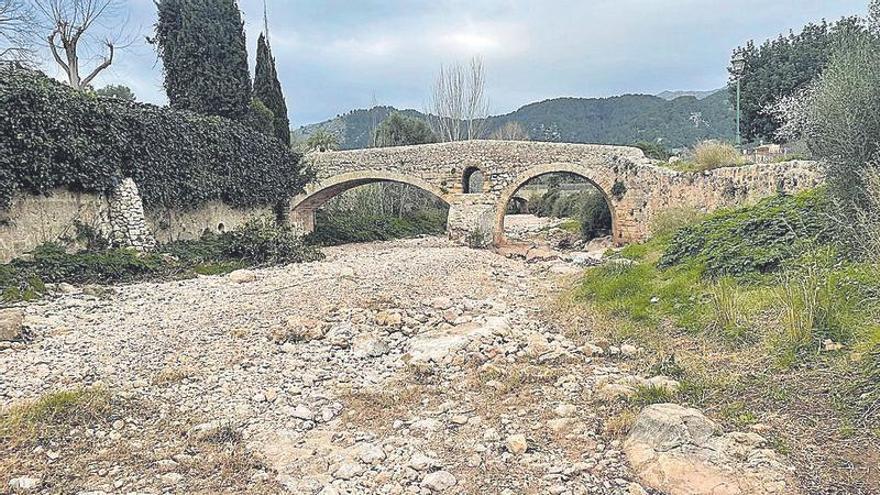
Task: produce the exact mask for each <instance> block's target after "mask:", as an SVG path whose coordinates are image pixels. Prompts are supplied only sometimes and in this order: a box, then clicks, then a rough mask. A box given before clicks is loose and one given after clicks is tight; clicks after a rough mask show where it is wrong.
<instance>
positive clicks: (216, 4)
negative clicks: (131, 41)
mask: <svg viewBox="0 0 880 495" xmlns="http://www.w3.org/2000/svg"><path fill="white" fill-rule="evenodd" d="M156 6H157V7H158V10H159V20H158V22H157V23H156V36H155V38H153V39H152V42H153V43H154V44H155V45H156V46H157V49H158V51H159V56H160V57H161V58H162V62H163V64H164V67H165V91H166V92H167V93H168V100H169V102H170V103H171V106H172V107H174V108H178V109H183V110H192V111H194V112H198V113H202V114H209V115H219V116H222V117H228V118H232V119H237V120H246V119H247V118H248V116H249V109H250V104H251V78H250V71H249V68H248V59H247V43H246V41H245V35H244V22H243V21H242V18H241V11H240V10H239V9H238V3H237V2H236V0H157V1H156Z"/></svg>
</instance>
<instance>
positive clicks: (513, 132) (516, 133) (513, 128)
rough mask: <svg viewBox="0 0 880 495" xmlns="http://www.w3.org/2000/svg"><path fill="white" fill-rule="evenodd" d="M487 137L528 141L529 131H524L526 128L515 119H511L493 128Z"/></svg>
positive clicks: (500, 139)
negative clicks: (493, 130)
mask: <svg viewBox="0 0 880 495" xmlns="http://www.w3.org/2000/svg"><path fill="white" fill-rule="evenodd" d="M489 139H493V140H495V141H528V140H529V133H528V132H526V129H525V128H524V127H523V126H522V124H520V123H519V122H517V121H515V120H511V121H510V122H508V123H506V124H504V125H503V126H501V127H499V128H498V129H495V132H493V133H492V135H491V136H489Z"/></svg>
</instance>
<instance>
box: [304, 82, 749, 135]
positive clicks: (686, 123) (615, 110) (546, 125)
mask: <svg viewBox="0 0 880 495" xmlns="http://www.w3.org/2000/svg"><path fill="white" fill-rule="evenodd" d="M392 111H394V108H392V107H385V106H382V107H375V108H373V109H372V110H353V111H351V112H349V113H347V114H344V115H341V116H339V117H336V118H335V119H332V120H328V121H325V122H321V123H318V124H312V125H307V126H303V127H300V128H299V129H297V130H295V131H294V133H293V135H294V139H295V140H302V139H304V138H305V137H307V136H309V135H310V134H312V133H313V132H315V131H316V130H317V129H320V128H324V129H326V130H328V131H330V132H332V133H333V134H335V135H336V136H337V138H338V139H339V144H340V147H341V148H342V149H354V148H363V147H366V146H368V144H369V139H370V129H372V128H375V126H376V125H378V124H379V123H380V122H382V120H384V119H385V118H386V117H387V116H388V115H389V114H390V113H391V112H392ZM403 113H404V114H406V115H411V116H415V117H419V118H425V115H424V114H423V113H421V112H418V111H415V110H404V111H403ZM511 121H516V122H519V123H520V124H521V125H522V126H523V128H525V129H526V131H527V132H528V134H529V137H530V138H531V139H532V140H535V141H558V142H571V143H601V144H633V143H636V142H639V141H656V140H658V139H660V140H662V143H663V144H664V145H665V146H667V147H670V148H678V147H685V146H690V145H692V144H694V143H695V142H697V141H700V140H703V139H710V138H715V139H718V138H720V139H733V137H734V135H735V134H734V133H735V129H734V122H735V119H734V112H733V109H732V108H731V107H730V104H729V102H728V101H727V95H726V93H724V92H718V93H715V94H713V95H711V96H708V97H706V98H703V99H697V98H695V97H693V96H684V97H680V98H676V99H674V100H665V99H663V98H660V97H657V96H649V95H624V96H615V97H612V98H556V99H553V100H546V101H542V102H538V103H532V104H529V105H526V106H524V107H522V108H520V109H519V110H516V111H515V112H511V113H509V114H506V115H497V116H493V117H489V118H488V119H487V122H486V135H487V136H488V135H489V134H491V132H492V131H494V130H495V129H498V128H500V127H501V126H503V125H504V124H506V123H507V122H511Z"/></svg>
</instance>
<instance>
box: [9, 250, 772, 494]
mask: <svg viewBox="0 0 880 495" xmlns="http://www.w3.org/2000/svg"><path fill="white" fill-rule="evenodd" d="M326 253H327V259H326V260H325V261H322V262H317V263H309V264H302V265H290V266H285V267H278V268H268V269H261V270H254V271H248V272H237V273H234V274H232V275H227V276H216V277H203V278H198V279H193V280H185V281H179V282H167V283H161V284H157V283H143V284H135V285H128V286H121V287H114V288H108V289H107V290H106V291H97V292H96V291H86V292H87V293H83V292H82V291H80V290H76V291H74V292H72V293H70V294H67V295H64V296H61V297H58V298H55V299H53V300H50V301H45V302H41V303H36V304H31V305H29V306H27V307H26V308H25V327H26V334H25V336H26V340H27V342H26V343H24V344H19V345H15V346H11V347H8V348H6V349H5V350H2V351H0V406H2V407H4V408H7V410H9V409H8V408H10V407H11V408H13V409H12V410H13V411H14V410H15V408H16V407H18V408H20V407H21V404H33V401H34V400H36V399H39V398H40V397H47V396H49V397H52V396H51V395H49V394H52V393H56V392H58V391H64V390H74V391H78V392H76V393H75V394H73V397H72V398H71V397H68V398H66V399H65V400H67V401H68V402H69V403H70V404H74V405H75V406H76V407H73V408H70V407H67V408H66V409H65V408H57V409H52V407H50V406H53V407H54V405H53V404H48V405H46V404H43V406H45V407H44V408H43V409H45V410H44V411H42V412H44V413H45V412H46V411H48V412H49V413H48V414H43V415H41V416H40V421H42V423H40V424H42V425H43V426H44V427H42V428H41V429H40V431H33V430H32V429H31V430H29V429H28V428H27V426H28V424H31V423H28V421H27V418H26V417H25V418H23V419H22V421H21V424H18V425H17V426H15V428H12V429H10V430H9V431H7V432H6V433H7V436H8V438H7V440H8V441H5V442H4V444H3V445H2V446H0V493H3V491H4V490H7V489H8V490H11V491H18V492H31V493H163V492H165V493H167V492H171V493H245V492H249V493H282V492H284V493H294V494H317V493H321V494H324V495H331V494H337V493H340V494H341V493H352V494H360V493H363V494H373V493H377V494H428V493H473V494H545V493H552V494H569V495H574V494H587V493H589V494H634V495H636V494H644V493H646V491H645V488H643V487H642V486H641V485H639V484H638V483H636V482H635V481H634V479H635V476H634V475H633V473H632V472H631V471H630V469H629V467H628V466H627V463H626V461H625V456H624V454H623V452H622V451H623V445H622V439H621V438H618V437H616V436H614V435H615V431H616V430H619V428H620V425H615V424H614V422H615V421H619V419H618V418H614V417H613V415H612V412H613V409H614V408H613V406H606V403H610V402H611V400H612V399H613V398H614V396H615V394H616V392H617V391H622V390H625V388H626V386H627V385H626V384H625V383H630V384H631V383H633V380H641V379H636V377H631V376H628V375H627V374H626V371H627V369H628V368H629V363H630V362H631V361H632V360H636V359H639V357H638V352H639V350H638V349H635V348H621V349H617V348H613V347H611V346H608V345H607V344H603V345H605V346H606V347H605V348H604V349H603V348H599V347H597V346H596V345H594V344H591V343H588V342H587V337H584V338H580V337H576V336H570V338H569V337H566V336H565V335H562V334H561V333H560V331H559V329H558V328H557V327H556V325H555V324H554V323H553V322H552V321H550V320H549V319H548V318H546V317H545V311H544V308H545V307H547V306H548V305H549V302H550V300H552V298H554V297H555V295H556V294H557V293H558V291H559V290H560V288H562V287H565V286H566V284H568V283H569V280H570V277H571V276H573V275H575V274H577V273H578V272H579V271H580V269H579V268H578V267H577V266H575V265H574V264H572V263H568V262H564V261H556V260H554V261H541V260H536V261H535V262H533V263H525V262H524V261H522V260H514V259H508V258H505V257H502V256H499V255H498V254H495V253H492V252H489V251H481V250H471V249H467V248H464V247H458V246H453V245H451V244H449V243H448V242H447V241H445V240H441V239H433V238H431V239H421V240H409V241H396V242H389V243H374V244H364V245H349V246H342V247H337V248H332V249H327V250H326ZM630 347H631V346H630ZM599 354H604V357H602V356H599ZM656 385H657V386H665V385H666V382H664V381H663V379H662V377H660V378H659V381H656ZM56 400H57V396H56ZM70 404H67V405H68V406H69V405H70ZM32 409H33V408H32ZM56 410H57V411H61V412H62V413H63V412H65V411H67V412H70V411H74V412H75V414H66V413H64V414H62V413H59V414H57V415H53V414H51V413H52V412H53V411H56ZM7 428H8V425H7ZM710 429H711V428H710ZM707 438H708V437H707ZM768 493H770V492H768ZM779 493H782V492H779Z"/></svg>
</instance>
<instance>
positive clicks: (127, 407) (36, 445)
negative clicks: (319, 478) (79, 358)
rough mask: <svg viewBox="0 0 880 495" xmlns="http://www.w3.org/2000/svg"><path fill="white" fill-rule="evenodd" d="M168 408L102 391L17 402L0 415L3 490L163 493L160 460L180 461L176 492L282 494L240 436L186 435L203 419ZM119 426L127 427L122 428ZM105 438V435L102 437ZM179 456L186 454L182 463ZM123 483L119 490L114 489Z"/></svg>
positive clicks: (76, 391)
mask: <svg viewBox="0 0 880 495" xmlns="http://www.w3.org/2000/svg"><path fill="white" fill-rule="evenodd" d="M168 410H173V408H171V407H169V404H162V403H155V402H147V401H145V400H138V401H135V400H131V399H125V398H123V397H117V396H114V395H113V394H111V393H110V392H109V391H107V390H105V389H103V388H78V389H73V390H67V391H59V392H54V393H50V394H47V395H45V396H43V397H40V398H38V399H35V400H31V401H26V402H22V403H19V404H15V405H13V406H11V407H9V408H8V409H6V410H5V411H2V413H0V487H6V486H8V483H9V479H10V478H13V477H16V476H22V475H29V476H34V477H37V478H40V480H41V482H42V485H41V490H43V491H45V492H46V493H80V492H87V491H94V490H95V489H96V487H107V489H105V491H107V490H108V489H109V490H112V491H114V492H116V491H119V492H123V493H128V492H148V493H159V492H161V491H163V487H162V482H161V481H160V479H159V475H160V474H162V473H163V472H164V471H163V469H161V468H160V467H159V465H158V464H157V463H158V461H160V460H168V459H171V458H172V457H176V459H177V460H178V465H177V466H176V467H175V468H174V471H175V472H177V473H179V474H181V475H182V476H183V480H182V481H181V482H180V483H179V484H178V485H176V486H174V490H175V491H176V492H178V493H205V494H207V493H254V494H264V493H265V494H271V493H280V492H282V491H283V488H282V487H281V486H280V485H277V484H276V483H275V482H274V481H271V480H270V481H255V480H253V479H251V476H252V475H253V474H254V473H255V472H256V471H257V470H265V469H266V468H265V467H264V466H262V465H261V464H260V463H259V462H258V461H257V460H256V459H255V458H253V457H252V456H251V454H249V453H248V452H247V451H246V449H245V446H244V445H243V443H242V442H241V441H240V435H239V434H237V432H235V431H231V432H227V433H229V434H225V435H223V436H222V438H221V437H217V438H214V439H203V440H196V439H193V438H191V437H189V436H187V434H186V432H187V431H188V430H189V428H191V427H192V426H193V425H195V424H198V423H202V422H204V421H205V418H198V417H191V416H183V415H179V414H167V413H163V412H162V411H168ZM120 424H121V425H122V426H121V427H120ZM99 432H100V433H99ZM180 454H185V456H184V457H185V458H184V457H180V456H179V455H180ZM117 481H121V482H122V483H123V484H122V486H120V487H115V488H111V487H113V486H114V485H113V484H114V482H117Z"/></svg>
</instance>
